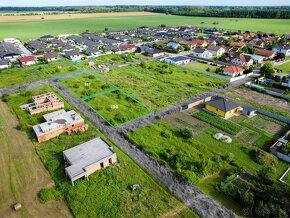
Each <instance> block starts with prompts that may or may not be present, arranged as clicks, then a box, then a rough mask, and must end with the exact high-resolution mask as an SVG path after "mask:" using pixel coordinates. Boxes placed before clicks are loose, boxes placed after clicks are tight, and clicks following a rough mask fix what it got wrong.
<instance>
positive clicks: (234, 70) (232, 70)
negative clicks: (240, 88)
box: [223, 66, 245, 77]
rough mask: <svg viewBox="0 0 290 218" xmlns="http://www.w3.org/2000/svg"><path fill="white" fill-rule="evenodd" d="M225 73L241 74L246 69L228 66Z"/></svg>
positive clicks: (233, 75)
mask: <svg viewBox="0 0 290 218" xmlns="http://www.w3.org/2000/svg"><path fill="white" fill-rule="evenodd" d="M223 71H224V74H225V75H229V76H231V77H235V76H240V75H242V74H243V72H244V71H245V70H244V69H243V68H240V67H238V66H228V67H225V68H224V69H223Z"/></svg>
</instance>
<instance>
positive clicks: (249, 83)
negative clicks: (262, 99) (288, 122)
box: [245, 82, 290, 99]
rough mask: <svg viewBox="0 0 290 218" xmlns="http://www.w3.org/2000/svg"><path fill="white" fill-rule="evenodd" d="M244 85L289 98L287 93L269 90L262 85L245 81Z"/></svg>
mask: <svg viewBox="0 0 290 218" xmlns="http://www.w3.org/2000/svg"><path fill="white" fill-rule="evenodd" d="M245 86H246V87H250V88H256V89H259V90H262V91H264V92H266V93H267V94H269V95H274V96H280V97H283V98H287V99H290V96H288V95H284V94H280V93H278V92H273V91H271V90H268V89H265V88H264V87H261V86H258V85H255V84H252V83H251V82H248V83H245Z"/></svg>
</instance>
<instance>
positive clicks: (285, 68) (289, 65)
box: [275, 61, 290, 73]
mask: <svg viewBox="0 0 290 218" xmlns="http://www.w3.org/2000/svg"><path fill="white" fill-rule="evenodd" d="M275 68H277V69H278V70H282V73H288V72H290V61H288V62H287V63H285V64H281V65H279V66H275Z"/></svg>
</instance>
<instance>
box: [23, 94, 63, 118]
mask: <svg viewBox="0 0 290 218" xmlns="http://www.w3.org/2000/svg"><path fill="white" fill-rule="evenodd" d="M32 100H33V102H32V103H31V104H26V105H21V106H20V107H21V108H22V109H27V110H28V111H29V113H30V114H38V113H41V112H44V111H51V110H56V109H59V108H63V107H64V103H63V101H62V100H61V99H60V98H58V97H57V96H56V95H55V94H54V93H53V92H49V93H45V94H43V95H37V96H33V97H32Z"/></svg>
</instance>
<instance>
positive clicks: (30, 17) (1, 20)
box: [0, 11, 160, 23]
mask: <svg viewBox="0 0 290 218" xmlns="http://www.w3.org/2000/svg"><path fill="white" fill-rule="evenodd" d="M144 15H160V14H159V13H152V12H143V11H141V12H111V13H89V14H69V13H67V14H53V15H20V16H3V15H2V16H1V15H0V23H9V22H27V21H40V20H66V19H80V18H94V17H128V16H144Z"/></svg>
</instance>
